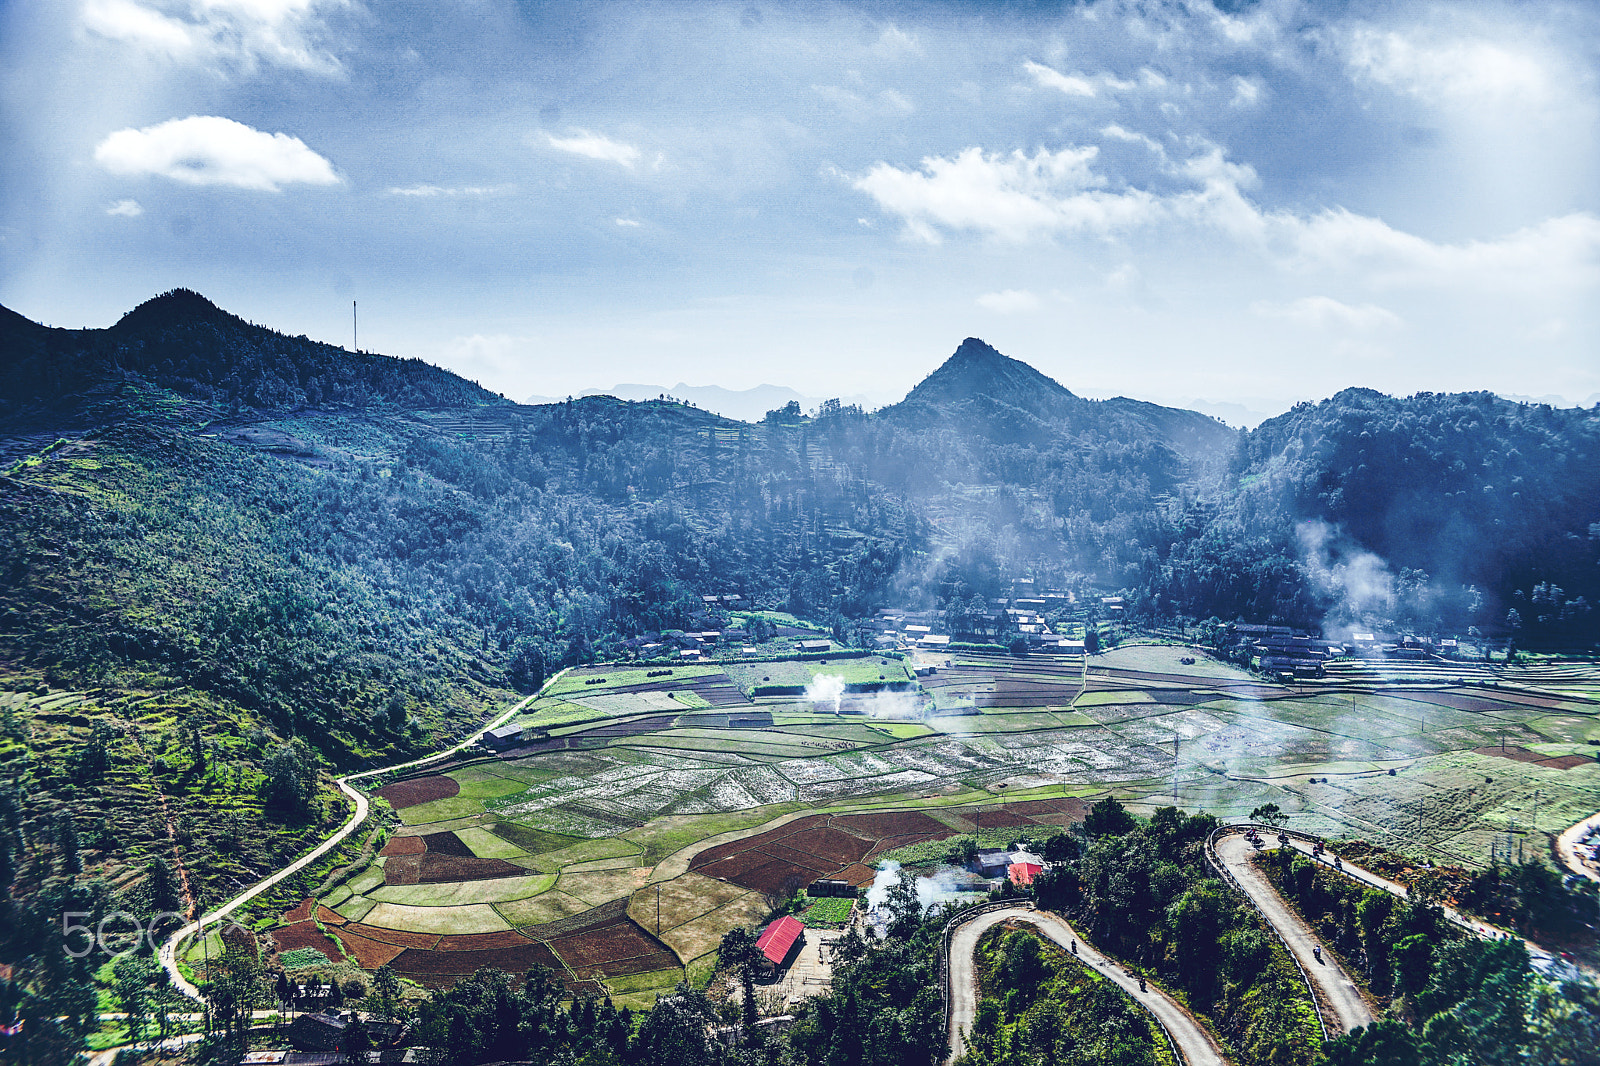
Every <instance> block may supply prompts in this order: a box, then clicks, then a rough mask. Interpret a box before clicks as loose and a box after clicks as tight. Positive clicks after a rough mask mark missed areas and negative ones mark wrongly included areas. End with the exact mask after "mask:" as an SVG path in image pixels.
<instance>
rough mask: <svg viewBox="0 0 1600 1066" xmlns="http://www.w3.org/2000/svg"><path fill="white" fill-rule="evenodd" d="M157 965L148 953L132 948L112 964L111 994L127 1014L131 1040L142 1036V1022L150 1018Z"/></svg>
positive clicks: (132, 1041)
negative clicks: (133, 950)
mask: <svg viewBox="0 0 1600 1066" xmlns="http://www.w3.org/2000/svg"><path fill="white" fill-rule="evenodd" d="M160 969H161V967H160V966H158V965H157V964H156V961H155V959H154V958H152V957H151V956H149V955H139V954H136V953H134V952H129V953H128V954H126V955H122V956H120V957H119V958H118V959H117V961H116V962H114V963H113V964H112V966H111V996H112V998H113V999H115V1000H116V1001H117V1007H118V1009H120V1010H121V1011H122V1013H123V1014H124V1015H126V1016H127V1029H128V1040H129V1041H130V1042H131V1043H134V1044H138V1043H140V1042H141V1041H142V1040H143V1039H144V1029H145V1023H146V1022H147V1021H149V1018H150V1013H151V1011H150V1008H151V1006H152V1005H153V1004H152V999H153V998H154V997H153V996H152V993H151V988H150V985H151V982H153V981H154V980H155V976H156V972H157V971H158V970H160Z"/></svg>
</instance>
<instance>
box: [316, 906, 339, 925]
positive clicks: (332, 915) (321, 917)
mask: <svg viewBox="0 0 1600 1066" xmlns="http://www.w3.org/2000/svg"><path fill="white" fill-rule="evenodd" d="M317 921H319V922H321V923H322V924H323V925H343V924H344V915H342V914H340V913H339V912H338V911H332V910H329V909H328V908H327V907H324V906H323V905H322V904H320V903H319V904H317Z"/></svg>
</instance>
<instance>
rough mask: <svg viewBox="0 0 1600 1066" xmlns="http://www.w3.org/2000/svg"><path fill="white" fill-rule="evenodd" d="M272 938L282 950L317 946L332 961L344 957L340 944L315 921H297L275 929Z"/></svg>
mask: <svg viewBox="0 0 1600 1066" xmlns="http://www.w3.org/2000/svg"><path fill="white" fill-rule="evenodd" d="M272 939H273V941H274V942H275V943H276V944H277V945H278V950H279V951H280V952H283V951H293V950H294V949H295V948H316V949H317V950H318V951H320V952H322V953H323V954H324V955H326V956H328V961H330V962H338V961H339V960H340V959H342V958H344V954H343V953H342V952H341V951H340V950H339V945H338V944H337V943H335V942H334V941H333V940H332V939H331V938H330V937H329V936H328V934H327V933H324V932H323V931H322V930H321V929H318V928H317V925H316V923H315V922H311V921H305V922H295V923H294V924H293V925H287V926H284V927H283V928H282V929H274V930H273V931H272Z"/></svg>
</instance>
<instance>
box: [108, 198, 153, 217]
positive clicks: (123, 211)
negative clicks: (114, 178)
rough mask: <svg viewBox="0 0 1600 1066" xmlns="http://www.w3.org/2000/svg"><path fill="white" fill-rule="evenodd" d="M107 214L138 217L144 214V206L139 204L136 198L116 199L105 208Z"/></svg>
mask: <svg viewBox="0 0 1600 1066" xmlns="http://www.w3.org/2000/svg"><path fill="white" fill-rule="evenodd" d="M106 214H108V215H120V216H121V217H123V218H138V217H139V216H140V215H142V214H144V208H143V207H140V206H139V201H138V200H118V201H117V202H116V203H114V204H112V205H111V206H110V207H108V208H106Z"/></svg>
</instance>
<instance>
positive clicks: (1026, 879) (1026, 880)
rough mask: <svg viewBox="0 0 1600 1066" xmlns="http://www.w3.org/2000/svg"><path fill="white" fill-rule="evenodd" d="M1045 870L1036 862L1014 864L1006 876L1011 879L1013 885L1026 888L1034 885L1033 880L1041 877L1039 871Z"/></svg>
mask: <svg viewBox="0 0 1600 1066" xmlns="http://www.w3.org/2000/svg"><path fill="white" fill-rule="evenodd" d="M1043 869H1044V867H1043V866H1040V865H1039V864H1038V863H1036V862H1014V863H1012V864H1011V866H1010V868H1009V869H1008V870H1006V876H1008V877H1010V878H1011V882H1012V883H1013V884H1015V885H1018V886H1019V887H1024V888H1025V887H1027V886H1028V885H1031V884H1033V879H1034V878H1035V877H1037V876H1038V875H1039V871H1041V870H1043Z"/></svg>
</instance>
